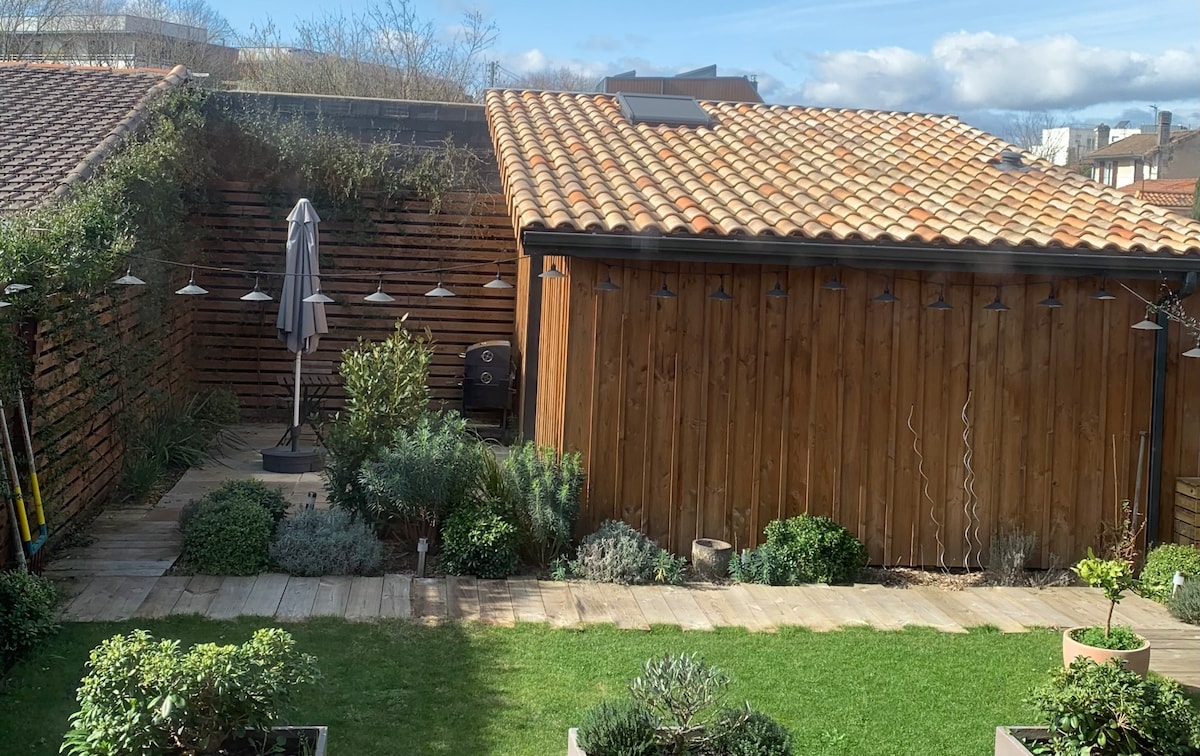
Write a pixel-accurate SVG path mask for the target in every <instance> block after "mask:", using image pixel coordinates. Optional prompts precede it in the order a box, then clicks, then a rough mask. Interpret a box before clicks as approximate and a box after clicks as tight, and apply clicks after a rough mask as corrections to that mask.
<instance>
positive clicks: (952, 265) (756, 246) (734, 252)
mask: <svg viewBox="0 0 1200 756" xmlns="http://www.w3.org/2000/svg"><path fill="white" fill-rule="evenodd" d="M521 240H522V243H523V245H524V249H525V252H526V254H529V255H535V256H537V255H563V256H566V257H589V258H603V259H613V260H655V261H664V262H711V263H746V264H759V265H780V264H782V265H794V266H815V265H849V266H854V267H864V268H897V269H909V270H935V271H946V272H970V273H1018V274H1034V275H1047V274H1065V275H1118V274H1120V275H1125V276H1129V277H1134V278H1158V277H1160V276H1162V275H1166V274H1174V273H1178V274H1184V273H1195V272H1200V254H1183V255H1170V254H1168V253H1154V254H1149V253H1127V252H1104V251H1092V250H1070V249H1054V248H1044V247H1028V248H1026V247H986V248H985V247H951V246H940V247H939V246H934V245H921V244H904V243H896V244H871V243H867V242H838V241H833V240H828V241H826V240H820V241H818V240H812V239H798V238H792V237H744V236H743V237H716V236H714V237H702V236H655V235H647V234H605V233H581V232H570V231H549V230H540V229H525V230H524V231H522V232H521Z"/></svg>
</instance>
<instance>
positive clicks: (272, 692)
mask: <svg viewBox="0 0 1200 756" xmlns="http://www.w3.org/2000/svg"><path fill="white" fill-rule="evenodd" d="M88 669H89V671H88V674H87V676H86V677H84V678H83V682H82V684H81V685H80V687H79V691H78V694H77V700H78V702H79V711H77V712H76V713H75V714H73V715H72V716H71V729H70V730H69V731H68V732H67V734H66V736H65V738H64V740H63V747H62V750H63V752H65V753H68V754H71V755H72V756H126V755H127V754H143V755H150V754H154V755H156V756H166V755H168V754H215V753H224V752H225V751H223V750H221V748H222V744H224V743H225V742H226V741H227V740H229V739H230V738H232V737H236V736H240V735H242V734H243V732H244V731H245V730H248V729H253V730H264V729H266V728H269V727H271V726H272V725H275V724H277V723H278V720H279V717H280V716H281V715H282V714H283V713H285V712H286V711H287V710H288V709H289V708H290V706H291V703H292V699H293V697H294V696H295V693H296V690H297V688H298V687H299V686H300V685H301V684H304V683H311V682H314V681H315V680H316V679H317V671H316V660H315V659H313V657H311V656H309V655H308V654H303V653H300V652H299V651H298V650H297V649H296V644H295V641H293V640H292V636H291V635H289V634H288V633H287V632H285V631H283V630H280V629H278V628H265V629H262V630H257V631H255V633H254V635H253V637H251V638H250V640H248V641H247V642H245V643H243V644H241V645H240V646H233V645H227V646H218V645H216V644H214V643H202V644H198V645H196V646H193V647H192V648H190V649H188V650H187V651H182V650H181V649H180V644H179V641H175V640H162V641H156V640H155V639H154V638H153V637H152V636H151V635H150V634H149V633H147V632H146V631H145V630H134V631H133V632H131V633H130V634H129V635H127V636H121V635H116V636H113V637H112V638H109V639H108V640H106V641H104V642H103V643H101V644H100V645H99V646H98V647H96V648H95V649H94V650H93V651H92V653H91V656H90V658H89V660H88ZM256 752H259V753H266V752H269V751H256ZM239 753H241V751H239Z"/></svg>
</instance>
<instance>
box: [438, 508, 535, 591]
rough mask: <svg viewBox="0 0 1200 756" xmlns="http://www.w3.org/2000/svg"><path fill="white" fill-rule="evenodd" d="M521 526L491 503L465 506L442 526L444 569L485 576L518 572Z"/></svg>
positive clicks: (499, 576) (452, 573)
mask: <svg viewBox="0 0 1200 756" xmlns="http://www.w3.org/2000/svg"><path fill="white" fill-rule="evenodd" d="M517 562H518V555H517V527H516V526H515V525H513V524H512V523H511V522H509V521H508V520H506V519H504V518H503V517H502V516H500V515H499V514H497V513H496V512H494V511H492V510H490V509H488V508H487V507H462V508H460V509H458V510H457V511H455V512H454V513H453V514H452V515H450V516H449V517H448V518H446V524H445V525H444V526H442V562H441V565H442V569H444V570H445V571H446V572H448V573H450V574H451V575H474V576H476V577H480V578H485V579H499V578H506V577H508V576H509V575H511V574H513V573H514V572H516V569H517Z"/></svg>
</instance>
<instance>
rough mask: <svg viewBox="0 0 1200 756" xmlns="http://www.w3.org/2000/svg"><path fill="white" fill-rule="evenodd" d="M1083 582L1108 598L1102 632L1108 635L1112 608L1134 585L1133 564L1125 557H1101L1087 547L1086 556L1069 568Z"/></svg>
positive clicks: (1114, 607)
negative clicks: (1106, 616) (1102, 592)
mask: <svg viewBox="0 0 1200 756" xmlns="http://www.w3.org/2000/svg"><path fill="white" fill-rule="evenodd" d="M1071 571H1072V572H1074V573H1075V574H1076V575H1078V576H1079V577H1080V578H1081V579H1082V580H1083V581H1084V582H1085V583H1087V584H1088V585H1090V586H1091V587H1093V588H1099V589H1100V590H1102V591H1104V598H1106V599H1108V601H1109V604H1108V618H1107V619H1106V620H1105V621H1104V634H1105V635H1108V634H1109V631H1110V630H1111V628H1112V615H1113V610H1114V609H1116V608H1117V604H1119V603H1120V602H1121V599H1122V598H1123V597H1124V595H1125V591H1127V590H1129V589H1130V588H1132V587H1133V585H1134V582H1135V581H1134V577H1133V566H1132V565H1131V564H1130V563H1129V562H1128V561H1127V560H1125V559H1101V558H1100V557H1098V556H1096V555H1095V553H1093V552H1092V550H1091V548H1088V555H1087V557H1086V558H1084V559H1081V560H1079V563H1078V564H1076V565H1075V566H1074V567H1072V568H1071Z"/></svg>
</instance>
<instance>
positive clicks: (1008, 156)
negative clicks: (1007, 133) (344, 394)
mask: <svg viewBox="0 0 1200 756" xmlns="http://www.w3.org/2000/svg"><path fill="white" fill-rule="evenodd" d="M991 162H992V163H993V164H995V166H996V167H997V168H999V169H1000V170H1001V171H1004V172H1005V173H1008V172H1009V171H1027V170H1029V166H1027V165H1025V164H1024V163H1022V162H1021V153H1019V152H1017V151H1016V150H1002V151H1001V152H1000V158H999V159H998V160H997V159H995V158H993V159H992V161H991Z"/></svg>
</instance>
